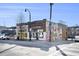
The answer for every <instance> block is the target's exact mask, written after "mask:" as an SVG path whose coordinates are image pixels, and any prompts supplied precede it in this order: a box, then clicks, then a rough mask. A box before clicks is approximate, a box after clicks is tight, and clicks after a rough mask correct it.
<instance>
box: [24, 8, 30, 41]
mask: <svg viewBox="0 0 79 59" xmlns="http://www.w3.org/2000/svg"><path fill="white" fill-rule="evenodd" d="M27 11H28V12H29V41H31V12H30V11H29V9H25V12H27Z"/></svg>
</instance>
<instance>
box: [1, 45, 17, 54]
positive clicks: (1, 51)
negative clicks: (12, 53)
mask: <svg viewBox="0 0 79 59" xmlns="http://www.w3.org/2000/svg"><path fill="white" fill-rule="evenodd" d="M15 47H16V46H12V47H10V48H7V49H5V50H3V51H0V53H3V52H5V51H7V50H10V49H12V48H15Z"/></svg>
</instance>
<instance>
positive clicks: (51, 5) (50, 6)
mask: <svg viewBox="0 0 79 59" xmlns="http://www.w3.org/2000/svg"><path fill="white" fill-rule="evenodd" d="M52 5H53V3H50V23H49V31H50V35H49V41H51V18H52Z"/></svg>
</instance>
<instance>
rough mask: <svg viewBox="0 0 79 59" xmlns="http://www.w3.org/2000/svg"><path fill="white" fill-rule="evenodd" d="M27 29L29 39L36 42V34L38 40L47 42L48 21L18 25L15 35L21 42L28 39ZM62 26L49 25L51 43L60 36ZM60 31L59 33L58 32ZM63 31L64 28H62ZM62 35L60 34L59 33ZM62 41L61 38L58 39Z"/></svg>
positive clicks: (48, 35) (56, 24)
mask: <svg viewBox="0 0 79 59" xmlns="http://www.w3.org/2000/svg"><path fill="white" fill-rule="evenodd" d="M29 27H30V28H31V39H32V40H36V37H37V34H38V39H39V40H47V41H49V37H50V34H49V33H50V31H49V21H47V20H46V19H43V20H38V21H33V22H31V23H30V25H29V22H28V23H18V24H17V26H16V28H17V30H16V34H17V36H18V37H19V38H20V39H22V40H28V39H29ZM62 28H63V26H61V27H60V26H59V24H58V23H54V22H52V23H51V39H52V41H54V40H56V39H58V38H59V37H60V36H59V35H60V33H59V32H60V31H61V30H63V29H62ZM59 29H60V31H59ZM64 29H65V28H64ZM61 33H62V32H61ZM60 39H62V38H60Z"/></svg>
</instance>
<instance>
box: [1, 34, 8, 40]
mask: <svg viewBox="0 0 79 59" xmlns="http://www.w3.org/2000/svg"><path fill="white" fill-rule="evenodd" d="M0 39H1V40H9V37H8V36H6V35H5V34H2V35H0Z"/></svg>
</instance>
